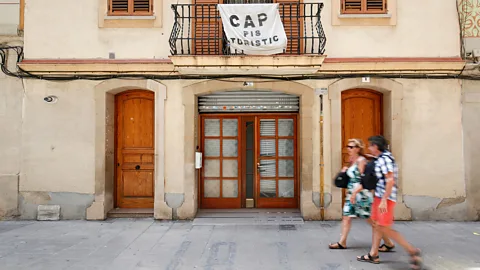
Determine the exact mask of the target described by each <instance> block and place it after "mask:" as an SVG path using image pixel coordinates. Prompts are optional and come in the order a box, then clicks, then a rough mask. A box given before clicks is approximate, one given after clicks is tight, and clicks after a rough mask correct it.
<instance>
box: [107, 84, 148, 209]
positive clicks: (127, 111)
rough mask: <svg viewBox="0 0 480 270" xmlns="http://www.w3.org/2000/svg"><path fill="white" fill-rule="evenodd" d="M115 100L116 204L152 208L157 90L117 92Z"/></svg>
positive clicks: (118, 205) (124, 206) (125, 206)
mask: <svg viewBox="0 0 480 270" xmlns="http://www.w3.org/2000/svg"><path fill="white" fill-rule="evenodd" d="M115 102H116V121H117V122H116V137H115V144H116V147H115V151H116V155H115V157H116V164H117V170H116V175H115V179H116V180H115V193H116V196H115V197H116V201H115V204H116V206H117V207H120V208H153V201H154V182H155V177H154V176H155V173H154V167H155V166H154V153H155V149H154V117H155V114H154V94H153V93H152V92H150V91H143V90H139V91H127V92H123V93H121V94H119V95H117V96H116V97H115Z"/></svg>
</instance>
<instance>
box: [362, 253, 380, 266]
mask: <svg viewBox="0 0 480 270" xmlns="http://www.w3.org/2000/svg"><path fill="white" fill-rule="evenodd" d="M379 259H380V257H379V256H372V255H370V253H368V254H367V255H363V256H360V257H358V256H357V261H359V262H369V263H373V264H379V263H380V260H379Z"/></svg>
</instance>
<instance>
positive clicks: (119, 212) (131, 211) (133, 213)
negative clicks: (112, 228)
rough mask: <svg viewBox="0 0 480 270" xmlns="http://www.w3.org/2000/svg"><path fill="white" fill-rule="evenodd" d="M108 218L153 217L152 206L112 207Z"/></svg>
mask: <svg viewBox="0 0 480 270" xmlns="http://www.w3.org/2000/svg"><path fill="white" fill-rule="evenodd" d="M107 217H108V218H150V217H151V218H153V208H114V209H112V210H110V211H109V212H108V213H107Z"/></svg>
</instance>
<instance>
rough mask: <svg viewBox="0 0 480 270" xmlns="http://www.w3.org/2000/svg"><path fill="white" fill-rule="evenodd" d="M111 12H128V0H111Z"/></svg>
mask: <svg viewBox="0 0 480 270" xmlns="http://www.w3.org/2000/svg"><path fill="white" fill-rule="evenodd" d="M110 8H111V10H110V12H111V13H128V0H111V5H110Z"/></svg>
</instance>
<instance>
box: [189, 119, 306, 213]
mask: <svg viewBox="0 0 480 270" xmlns="http://www.w3.org/2000/svg"><path fill="white" fill-rule="evenodd" d="M200 122H201V125H200V126H201V134H202V136H201V151H202V152H203V166H202V169H201V170H200V183H199V193H200V194H199V195H200V196H199V197H200V199H199V200H200V207H201V208H216V209H227V208H243V207H247V206H248V207H252V206H253V207H257V208H296V207H298V194H299V190H298V187H299V180H298V159H297V157H298V151H297V114H268V115H258V114H257V115H249V114H223V115H211V114H209V115H201V118H200ZM247 202H248V203H247ZM250 203H253V204H252V205H249V204H250Z"/></svg>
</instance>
